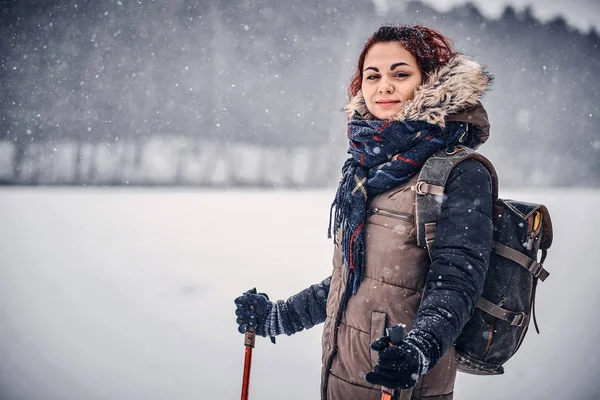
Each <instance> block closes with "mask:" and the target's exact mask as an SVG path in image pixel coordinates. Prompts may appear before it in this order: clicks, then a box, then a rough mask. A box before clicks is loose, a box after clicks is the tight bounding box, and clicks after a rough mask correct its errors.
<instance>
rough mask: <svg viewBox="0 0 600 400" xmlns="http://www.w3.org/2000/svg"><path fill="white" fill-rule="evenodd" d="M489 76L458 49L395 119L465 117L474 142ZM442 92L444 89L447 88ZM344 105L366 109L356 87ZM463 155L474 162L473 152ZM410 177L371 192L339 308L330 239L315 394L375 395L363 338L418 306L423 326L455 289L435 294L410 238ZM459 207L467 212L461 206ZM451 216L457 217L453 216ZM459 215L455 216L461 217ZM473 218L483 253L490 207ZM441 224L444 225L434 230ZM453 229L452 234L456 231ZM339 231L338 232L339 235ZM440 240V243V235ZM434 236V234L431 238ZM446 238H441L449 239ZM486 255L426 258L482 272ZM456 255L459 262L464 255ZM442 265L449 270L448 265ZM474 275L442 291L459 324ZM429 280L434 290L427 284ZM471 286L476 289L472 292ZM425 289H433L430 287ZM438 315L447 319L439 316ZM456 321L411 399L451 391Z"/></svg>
mask: <svg viewBox="0 0 600 400" xmlns="http://www.w3.org/2000/svg"><path fill="white" fill-rule="evenodd" d="M488 82H489V77H488V76H487V75H486V74H485V72H484V71H483V69H482V67H481V66H480V65H479V64H477V63H474V62H472V61H470V60H468V59H467V58H466V57H464V56H458V57H456V58H455V59H453V60H452V61H451V62H450V63H449V64H448V65H447V66H446V67H443V68H442V69H441V70H440V71H438V72H437V73H436V74H434V75H433V76H432V78H431V79H430V81H429V82H428V83H427V84H424V85H422V86H421V87H420V88H419V90H418V91H417V92H416V95H415V98H414V99H413V101H412V102H410V103H407V105H406V106H405V107H404V109H403V111H402V113H401V115H399V116H398V118H397V119H414V120H425V121H428V122H431V123H436V124H440V125H444V123H445V121H449V120H453V121H464V122H469V123H470V124H472V126H473V127H474V128H475V129H476V131H477V132H476V136H477V137H476V138H475V143H474V145H473V147H477V146H478V145H479V144H481V143H482V142H484V141H485V140H486V139H487V136H488V133H489V131H488V129H489V124H488V122H487V116H486V114H485V111H484V110H483V108H482V107H481V105H480V103H479V100H480V98H481V95H482V94H483V92H484V91H485V90H486V88H487V86H488ZM448 93H450V94H451V95H450V96H449V95H448ZM347 110H348V111H358V112H360V113H361V114H362V115H363V116H366V117H367V118H368V117H369V114H368V110H366V106H365V105H364V100H363V99H362V95H361V94H360V92H359V94H358V95H357V96H356V97H355V98H354V99H353V100H352V102H351V103H350V104H349V105H348V107H347ZM470 162H472V163H475V164H477V162H476V161H473V160H471V161H470ZM478 165H479V166H481V165H480V164H478ZM480 171H481V174H487V175H485V176H483V177H482V179H481V180H480V182H483V183H482V185H483V186H486V185H488V183H489V184H490V185H491V178H490V177H489V174H488V173H487V171H486V170H485V168H483V167H481V168H480ZM416 179H417V177H415V178H413V179H412V180H411V181H410V182H408V183H406V184H404V185H402V186H398V187H396V188H394V189H392V190H390V191H388V192H385V193H382V194H380V195H378V196H376V197H374V198H373V199H371V200H370V204H369V215H368V217H367V225H366V265H365V272H364V279H363V281H362V283H361V285H360V287H359V289H358V292H357V293H356V294H355V295H353V296H351V297H350V298H349V300H348V302H347V306H346V309H345V311H343V310H342V303H343V296H344V292H345V284H346V281H347V276H346V267H345V266H344V265H343V263H342V255H341V246H340V244H339V242H338V243H336V245H335V246H336V247H335V251H334V258H333V273H332V277H331V286H330V289H329V294H328V300H327V319H326V321H325V325H324V329H323V339H322V345H323V356H322V361H323V369H322V387H321V398H322V400H342V399H344V400H367V399H373V400H375V399H377V400H379V399H380V398H381V391H380V387H378V386H373V385H371V384H369V383H368V382H367V381H366V380H365V374H366V373H367V372H368V371H370V370H371V369H372V367H373V366H374V365H375V363H376V362H377V357H378V354H377V353H376V352H374V351H372V350H371V349H370V343H371V342H372V341H373V340H375V339H378V338H380V337H381V336H383V335H384V332H385V328H386V327H390V326H392V325H395V324H397V323H404V324H406V325H407V328H408V329H409V330H410V329H412V328H413V324H414V323H415V321H416V322H417V324H418V323H419V318H417V312H419V315H421V314H422V318H421V324H422V326H426V324H427V323H429V322H427V323H424V322H423V321H427V320H428V318H429V321H431V318H433V319H435V318H438V319H439V312H440V311H439V310H436V309H435V308H436V307H437V305H436V304H435V302H436V301H437V302H438V303H439V301H440V298H439V296H447V295H448V293H450V296H455V295H454V294H452V290H446V291H445V292H444V294H441V292H440V293H437V294H435V290H436V287H435V283H437V282H434V281H433V280H432V277H431V276H428V274H429V272H430V260H429V255H428V253H427V250H425V249H422V248H419V247H417V245H416V238H415V230H416V228H415V224H414V220H415V217H414V216H415V205H414V204H415V191H414V188H413V186H414V184H415V183H416ZM460 179H461V177H460V176H458V177H457V176H455V178H454V184H455V186H457V187H460V186H461V185H462V189H461V190H463V191H464V190H467V191H468V190H469V189H467V188H465V185H467V184H468V182H463V183H462V184H461V182H460ZM489 190H490V192H487V191H486V190H483V191H482V193H489V198H485V199H482V200H483V202H484V203H485V205H486V207H485V208H489V209H490V214H491V189H489ZM488 203H489V207H488ZM464 211H465V213H466V212H467V207H465V209H464ZM486 213H487V211H486ZM461 218H462V216H461ZM454 222H456V221H453V222H452V223H454ZM462 222H463V221H462V220H461V221H460V223H462ZM476 222H477V223H478V224H479V223H481V224H482V225H483V226H482V232H484V233H485V234H484V235H483V236H482V238H481V240H483V241H489V243H483V244H482V245H481V249H484V250H483V252H484V253H485V252H486V251H487V253H488V254H489V251H488V250H489V248H490V247H491V215H486V216H483V218H482V219H481V220H478V221H476ZM467 225H468V223H467ZM440 228H441V227H439V228H438V229H440ZM452 228H453V229H454V227H452ZM463 229H464V227H463ZM448 231H449V229H448V230H447V232H448ZM442 232H443V228H442V231H440V232H439V233H442ZM456 233H457V236H459V233H458V232H456ZM473 233H474V232H473ZM340 236H341V235H338V238H339V237H340ZM487 236H489V238H487ZM488 239H489V240H488ZM469 240H471V241H474V240H477V236H475V237H473V236H471V237H469ZM439 241H440V243H442V245H443V239H441V240H439ZM437 244H438V239H437V236H436V246H437ZM451 245H452V244H451V243H448V246H451ZM479 255H480V256H481V254H479ZM487 257H489V256H488V255H485V254H484V255H483V256H482V257H480V258H477V255H475V259H476V261H473V260H472V259H470V258H469V256H466V257H463V254H450V255H448V257H447V258H446V255H445V254H443V250H440V249H438V253H434V261H433V263H432V264H431V265H433V264H434V263H436V262H437V263H438V264H444V263H445V265H444V266H442V267H441V268H442V269H444V268H446V269H448V268H450V269H451V268H452V265H448V264H449V262H448V260H454V259H456V260H458V259H461V258H463V259H468V260H469V263H474V264H477V266H476V268H475V269H476V270H477V272H476V273H475V274H476V275H481V274H482V273H483V274H485V267H486V265H487V263H486V258H487ZM436 259H437V261H436ZM462 263H464V264H465V266H464V267H465V268H466V261H463V262H462ZM484 264H485V265H484ZM436 271H437V270H436ZM448 272H449V274H452V273H453V272H452V271H450V270H448ZM459 273H461V272H459ZM440 278H441V276H440ZM480 278H481V279H480ZM475 280H477V283H473V285H472V287H469V284H470V283H467V284H466V287H465V288H464V290H466V291H470V292H472V293H469V294H468V295H466V296H461V295H460V294H457V295H456V296H457V297H458V298H459V299H458V300H457V303H453V301H454V299H449V302H448V304H450V307H452V306H453V305H455V304H460V308H462V311H464V312H462V314H463V315H462V316H461V317H460V318H459V319H458V320H459V321H458V322H459V324H463V325H464V323H466V318H465V316H466V315H467V314H469V315H470V314H471V313H472V310H473V309H474V306H475V303H476V297H478V296H479V294H480V293H481V288H482V286H483V276H481V277H480V276H477V279H475ZM479 280H480V281H481V282H479ZM426 283H427V287H428V289H427V296H426V298H427V297H429V296H432V297H435V296H438V299H437V300H433V303H432V301H429V309H426V310H424V309H423V308H424V307H425V308H427V307H428V305H427V302H425V303H424V304H425V306H421V310H419V305H420V304H421V301H422V296H423V292H424V288H425V287H426ZM432 284H433V290H432V289H430V287H431V286H430V285H432ZM479 286H481V287H479ZM477 291H479V293H476V292H477ZM430 293H434V294H431V295H430ZM450 319H451V318H449V320H450ZM444 323H447V321H446V322H442V324H444ZM460 329H462V326H451V327H444V329H443V330H444V331H448V332H451V335H450V336H452V337H443V338H442V337H436V340H437V341H439V343H440V346H439V349H438V350H439V351H440V353H441V354H443V357H441V359H439V360H435V363H434V364H435V366H434V367H433V368H432V369H430V370H429V372H428V373H427V374H425V375H423V376H422V377H421V378H420V380H419V383H418V384H417V386H416V387H415V388H414V390H413V392H412V399H430V400H449V399H451V398H452V395H453V389H454V380H455V376H456V363H455V359H454V348H453V346H452V343H453V341H454V340H455V339H456V337H455V336H456V335H458V333H459V332H460Z"/></svg>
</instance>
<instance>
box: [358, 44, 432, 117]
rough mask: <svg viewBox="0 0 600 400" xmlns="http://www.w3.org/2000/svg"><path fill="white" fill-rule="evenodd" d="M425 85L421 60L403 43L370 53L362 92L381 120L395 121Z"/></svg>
mask: <svg viewBox="0 0 600 400" xmlns="http://www.w3.org/2000/svg"><path fill="white" fill-rule="evenodd" d="M422 82H423V76H422V74H421V70H420V69H419V66H418V65H417V60H416V59H415V57H414V56H413V55H412V53H411V52H410V51H408V50H406V49H405V48H404V47H402V45H401V44H400V42H386V43H376V44H374V45H373V46H372V47H371V48H370V49H369V51H368V52H367V56H366V57H365V63H364V65H363V79H362V86H361V89H362V93H363V96H364V98H365V102H366V104H367V108H368V109H369V111H370V112H371V114H373V115H374V116H375V117H376V118H377V119H392V118H393V117H394V116H395V115H396V114H398V113H399V112H400V110H401V109H402V107H403V106H404V103H406V102H407V101H408V100H410V99H412V98H413V97H414V95H415V90H416V89H417V88H418V87H419V85H421V83H422Z"/></svg>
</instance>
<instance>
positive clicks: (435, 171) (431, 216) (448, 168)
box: [413, 146, 498, 256]
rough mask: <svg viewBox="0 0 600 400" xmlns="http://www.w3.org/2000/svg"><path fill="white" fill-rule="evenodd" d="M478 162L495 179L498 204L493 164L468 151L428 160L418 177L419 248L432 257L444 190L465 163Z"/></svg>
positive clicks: (495, 192) (494, 191) (495, 195)
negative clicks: (424, 249) (457, 168)
mask: <svg viewBox="0 0 600 400" xmlns="http://www.w3.org/2000/svg"><path fill="white" fill-rule="evenodd" d="M469 158H472V159H475V160H477V161H479V162H480V163H481V164H483V166H484V167H485V168H486V169H487V170H488V171H489V173H490V175H491V176H492V197H493V201H494V202H495V201H496V199H497V198H498V177H497V175H496V170H495V169H494V166H493V165H492V163H491V162H490V161H489V160H488V159H487V158H485V157H484V156H482V155H481V154H479V153H477V152H476V151H474V150H471V149H469V148H467V147H463V146H457V147H456V149H455V151H454V152H452V153H448V152H446V150H440V151H438V152H437V153H435V154H434V155H433V156H431V157H429V158H428V159H427V161H426V162H425V164H424V165H423V167H422V168H421V172H420V173H419V178H418V180H417V183H416V184H415V186H414V188H413V189H414V190H415V192H416V201H415V207H416V212H415V214H416V228H417V246H419V247H423V248H427V249H428V250H429V254H430V256H431V249H432V248H433V243H434V239H435V227H436V224H437V220H438V219H439V217H440V215H441V213H442V204H443V200H444V190H445V188H446V182H447V181H448V177H449V176H450V173H451V172H452V169H454V167H456V166H457V165H458V164H459V163H461V162H462V161H464V160H466V159H469Z"/></svg>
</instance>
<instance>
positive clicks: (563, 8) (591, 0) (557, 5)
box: [388, 0, 600, 32]
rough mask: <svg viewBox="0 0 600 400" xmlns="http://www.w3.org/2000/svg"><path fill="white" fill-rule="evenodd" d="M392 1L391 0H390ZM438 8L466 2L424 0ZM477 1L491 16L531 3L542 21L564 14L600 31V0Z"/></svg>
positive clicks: (580, 26) (575, 23)
mask: <svg viewBox="0 0 600 400" xmlns="http://www.w3.org/2000/svg"><path fill="white" fill-rule="evenodd" d="M388 1H391V0H388ZM423 1H424V2H425V3H428V4H430V5H431V6H433V7H434V8H436V9H437V10H448V9H449V8H451V7H453V6H455V5H460V4H464V3H466V2H467V1H465V0H423ZM470 1H471V3H475V4H476V5H477V6H478V7H479V9H480V10H481V11H482V13H484V14H486V15H487V16H489V17H494V18H495V17H498V16H499V15H500V14H501V13H502V10H503V9H504V7H505V6H506V5H507V4H510V5H512V6H513V7H515V8H516V9H518V10H522V9H523V8H525V7H526V6H527V5H531V6H532V8H533V12H534V14H535V15H536V16H537V17H538V18H539V19H541V20H542V21H547V20H549V19H552V18H554V17H555V16H556V15H559V14H562V16H563V17H564V18H565V19H566V20H567V22H568V23H569V25H572V26H573V27H576V28H578V29H580V30H582V31H585V32H587V31H589V29H590V28H591V27H592V26H593V27H595V28H596V30H598V31H600V0H568V1H565V0H507V1H490V0H470Z"/></svg>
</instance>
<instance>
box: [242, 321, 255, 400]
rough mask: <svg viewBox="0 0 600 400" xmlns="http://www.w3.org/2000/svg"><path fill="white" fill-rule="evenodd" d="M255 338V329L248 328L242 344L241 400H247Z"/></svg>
mask: <svg viewBox="0 0 600 400" xmlns="http://www.w3.org/2000/svg"><path fill="white" fill-rule="evenodd" d="M255 339H256V330H255V329H254V328H250V329H248V331H247V332H246V335H245V336H244V346H246V352H245V356H244V377H243V378H242V400H248V388H249V387H250V367H251V366H252V349H253V348H254V340H255Z"/></svg>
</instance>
